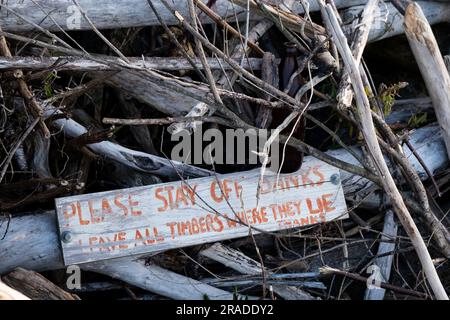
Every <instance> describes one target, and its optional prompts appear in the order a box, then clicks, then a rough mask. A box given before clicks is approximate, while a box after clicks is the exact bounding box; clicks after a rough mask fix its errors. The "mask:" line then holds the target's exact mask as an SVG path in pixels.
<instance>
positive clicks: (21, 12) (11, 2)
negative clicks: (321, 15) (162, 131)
mask: <svg viewBox="0 0 450 320" xmlns="http://www.w3.org/2000/svg"><path fill="white" fill-rule="evenodd" d="M203 2H206V0H203ZM263 2H264V3H267V4H274V5H279V8H280V9H286V7H285V6H284V5H283V3H284V0H263ZM308 2H309V10H310V11H318V10H319V6H318V4H317V1H316V0H314V1H308ZM334 2H335V3H336V7H337V8H349V7H354V8H352V9H351V10H350V11H349V12H348V16H355V15H357V14H358V13H359V12H360V11H361V9H362V7H360V6H358V5H365V4H366V2H367V0H335V1H334ZM427 2H429V3H427ZM439 2H440V3H433V2H431V1H421V6H422V7H423V8H424V10H425V14H426V15H427V18H428V19H429V20H430V22H431V23H438V22H442V21H444V19H446V18H448V17H449V10H450V9H449V5H446V4H445V1H442V0H441V1H439ZM79 3H80V6H81V7H82V8H83V9H84V11H86V12H87V13H88V16H89V18H90V19H91V20H92V21H93V23H94V24H95V25H96V27H97V28H98V29H112V28H126V27H142V26H150V25H159V21H158V19H157V17H156V16H155V14H154V13H153V11H152V10H151V9H150V7H149V5H148V3H147V0H129V1H113V0H97V1H91V0H80V1H79ZM171 3H173V4H174V7H175V8H176V10H177V11H178V12H180V14H181V15H183V16H184V17H189V11H188V6H187V1H185V0H173V1H171ZM422 3H423V4H422ZM153 4H154V6H155V7H156V9H157V11H158V12H159V14H160V16H161V18H162V19H163V20H164V21H165V22H166V23H167V24H169V25H170V24H178V20H177V19H176V18H175V17H174V16H173V15H172V14H170V12H168V11H167V9H166V8H165V7H164V6H163V4H162V3H161V2H159V1H155V0H153ZM1 6H2V7H3V8H2V10H0V21H1V24H0V25H1V27H2V29H3V30H5V31H11V32H25V31H31V30H33V29H34V27H33V26H32V25H31V24H30V23H27V22H26V21H24V20H23V19H22V18H20V16H22V17H24V18H26V19H27V20H29V21H31V22H34V23H36V24H39V25H40V26H42V27H43V28H46V29H49V30H51V31H58V30H60V28H62V29H64V30H90V29H91V26H90V25H89V23H88V22H87V21H86V20H85V19H84V18H83V16H82V14H81V12H80V10H79V9H78V8H77V6H76V5H75V4H74V3H73V1H72V0H41V1H31V0H30V1H23V0H8V2H7V3H2V4H1ZM387 6H388V8H389V11H390V12H391V13H390V17H388V18H387V19H386V21H385V22H381V24H380V26H382V27H380V28H379V29H374V30H373V37H371V39H376V38H378V37H379V36H380V35H381V36H383V37H388V36H392V35H395V34H398V33H401V32H402V30H403V28H402V27H401V17H398V15H397V17H394V13H395V8H393V7H392V6H391V5H390V4H387ZM7 9H9V10H7ZM212 9H213V10H214V11H215V12H216V13H217V14H219V15H220V16H222V17H228V18H229V20H230V21H235V17H234V13H236V14H237V18H238V20H241V21H243V20H245V17H246V15H245V8H243V7H240V6H238V5H236V4H233V2H232V1H229V0H217V2H216V3H215V4H214V5H213V7H212ZM392 9H393V11H392ZM12 11H14V12H16V13H17V15H15V14H13V13H12ZM292 11H293V12H295V13H303V6H302V5H301V3H300V1H296V3H295V4H294V6H293V8H292ZM384 12H385V10H384V9H383V7H381V10H380V13H381V15H382V14H383V13H384ZM250 18H251V20H259V19H261V17H259V16H257V15H255V14H251V15H250ZM200 19H201V20H202V22H212V21H211V20H210V19H209V18H208V17H207V16H206V15H204V14H202V15H200ZM399 19H400V20H399ZM391 23H392V26H391ZM382 28H384V30H381V29H382ZM387 30H390V31H387Z"/></svg>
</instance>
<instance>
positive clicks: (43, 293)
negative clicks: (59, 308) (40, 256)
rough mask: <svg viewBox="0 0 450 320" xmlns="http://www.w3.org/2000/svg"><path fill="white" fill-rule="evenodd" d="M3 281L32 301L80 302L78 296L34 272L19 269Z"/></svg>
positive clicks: (3, 278)
mask: <svg viewBox="0 0 450 320" xmlns="http://www.w3.org/2000/svg"><path fill="white" fill-rule="evenodd" d="M2 280H3V282H4V283H6V284H7V285H9V286H10V287H12V288H14V289H16V290H18V291H20V292H22V293H24V294H25V295H26V296H27V297H29V298H30V299H32V300H79V298H78V297H77V296H75V295H73V294H70V293H68V292H67V291H64V290H63V289H61V288H60V287H58V286H57V285H55V284H54V283H52V282H51V281H49V280H48V279H46V278H45V277H44V276H42V275H41V274H39V273H37V272H35V271H32V270H26V269H23V268H17V269H15V270H13V271H12V272H10V273H8V274H7V275H6V276H4V277H2Z"/></svg>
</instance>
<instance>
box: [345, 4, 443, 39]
mask: <svg viewBox="0 0 450 320" xmlns="http://www.w3.org/2000/svg"><path fill="white" fill-rule="evenodd" d="M417 3H418V4H419V5H420V7H421V8H422V9H423V12H424V14H425V16H426V18H427V19H428V21H429V23H430V24H432V25H433V24H437V23H440V22H446V21H448V20H449V18H450V3H449V2H445V1H442V2H431V1H417ZM363 9H364V6H355V7H352V8H349V9H346V10H344V12H343V20H344V23H350V25H348V26H347V28H346V29H345V31H346V32H351V31H352V30H353V29H354V26H353V25H352V24H351V22H352V21H358V19H357V18H358V17H359V15H360V14H361V12H362V10H363ZM404 32H405V28H404V26H403V16H402V15H401V14H400V13H399V12H398V10H397V9H396V8H395V7H394V6H393V5H392V4H391V3H388V2H384V1H380V4H379V5H378V10H377V11H376V15H375V20H374V24H373V25H372V27H371V30H370V33H369V39H368V41H369V42H374V41H378V40H381V39H386V38H389V37H393V36H396V35H399V34H402V33H404Z"/></svg>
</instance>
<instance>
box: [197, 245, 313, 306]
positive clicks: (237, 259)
mask: <svg viewBox="0 0 450 320" xmlns="http://www.w3.org/2000/svg"><path fill="white" fill-rule="evenodd" d="M200 254H201V255H202V256H204V257H206V258H209V259H211V260H214V261H217V262H220V263H222V264H223V265H225V266H227V267H229V268H231V269H233V270H236V271H237V272H240V273H242V274H248V275H259V274H261V273H262V271H263V270H262V266H261V264H260V263H259V262H257V261H255V260H253V259H252V258H249V257H247V256H246V255H245V254H243V253H242V252H240V251H237V250H234V249H232V248H229V247H227V246H224V245H222V244H220V243H215V244H213V245H212V246H210V247H209V248H208V249H205V250H202V251H201V252H200ZM273 291H274V292H275V293H276V294H278V295H280V296H281V297H282V298H283V299H286V300H316V299H315V298H314V297H313V296H311V295H310V294H308V293H307V292H305V291H303V290H301V289H300V288H297V287H294V286H283V285H274V286H273Z"/></svg>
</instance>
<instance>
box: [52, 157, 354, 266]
mask: <svg viewBox="0 0 450 320" xmlns="http://www.w3.org/2000/svg"><path fill="white" fill-rule="evenodd" d="M259 180H260V170H259V169H256V170H252V171H247V172H239V173H233V174H227V175H220V176H211V177H206V178H199V179H192V180H186V181H178V182H171V183H163V184H156V185H150V186H144V187H136V188H130V189H123V190H114V191H108V192H101V193H95V194H86V195H79V196H73V197H66V198H60V199H56V210H57V215H58V221H59V229H60V237H61V245H62V251H63V256H64V262H65V264H66V265H71V264H79V263H85V262H90V261H96V260H104V259H111V258H117V257H122V256H129V255H136V254H143V253H150V252H156V251H161V250H167V249H172V248H179V247H186V246H190V245H195V244H201V243H208V242H214V241H220V240H225V239H232V238H237V237H244V236H247V235H249V231H250V227H252V228H253V229H252V232H254V233H258V232H262V231H277V230H283V229H289V228H295V227H301V226H306V225H311V224H316V223H322V222H327V221H331V220H335V219H342V218H346V217H347V207H346V204H345V199H344V194H343V191H342V186H341V183H340V179H339V170H338V169H336V168H334V167H332V166H330V165H328V164H326V163H324V162H321V161H318V160H314V159H307V160H305V162H304V163H303V166H302V169H301V170H299V171H298V172H296V173H290V174H281V175H279V176H278V177H277V175H276V174H273V173H271V172H267V174H266V175H265V176H264V178H263V180H262V183H261V190H260V197H259V201H257V196H256V195H257V188H258V182H259Z"/></svg>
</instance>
